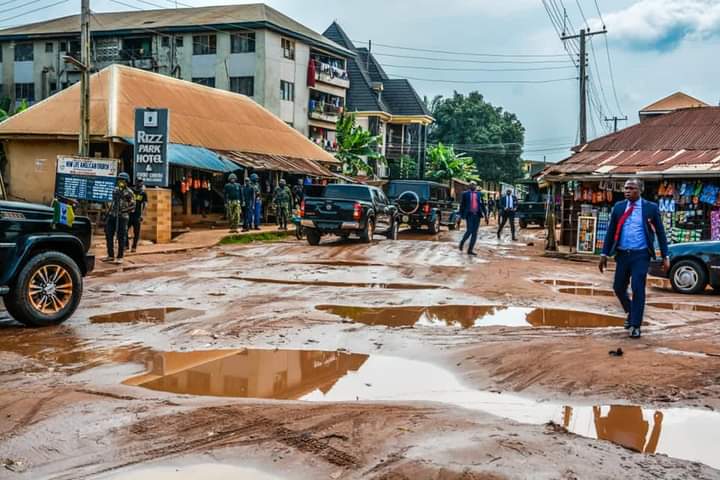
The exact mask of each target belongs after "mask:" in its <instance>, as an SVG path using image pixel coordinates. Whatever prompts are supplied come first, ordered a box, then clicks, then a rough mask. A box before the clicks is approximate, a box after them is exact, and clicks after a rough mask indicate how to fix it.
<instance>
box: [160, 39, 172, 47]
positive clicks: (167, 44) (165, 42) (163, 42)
mask: <svg viewBox="0 0 720 480" xmlns="http://www.w3.org/2000/svg"><path fill="white" fill-rule="evenodd" d="M161 45H162V46H163V47H164V48H169V47H170V37H162V40H161Z"/></svg>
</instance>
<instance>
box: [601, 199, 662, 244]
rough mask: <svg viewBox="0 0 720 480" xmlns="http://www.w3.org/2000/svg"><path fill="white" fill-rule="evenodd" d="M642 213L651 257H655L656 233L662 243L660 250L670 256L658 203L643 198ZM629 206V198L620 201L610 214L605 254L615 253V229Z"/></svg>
mask: <svg viewBox="0 0 720 480" xmlns="http://www.w3.org/2000/svg"><path fill="white" fill-rule="evenodd" d="M641 201H642V215H643V225H644V226H645V241H646V242H647V249H648V252H649V253H650V257H651V258H655V257H656V255H655V234H657V238H658V243H659V244H660V252H661V253H662V256H663V258H665V257H667V256H668V241H667V236H666V235H665V227H664V226H663V223H662V219H661V218H660V210H659V209H658V206H657V203H653V202H649V201H647V200H645V199H642V200H641ZM627 208H628V200H623V201H622V202H618V203H616V204H615V206H614V207H613V209H612V213H611V214H610V224H609V225H608V230H607V235H606V236H605V242H604V244H603V250H602V253H603V255H615V252H616V250H617V245H616V243H615V230H616V229H617V224H618V222H619V221H620V217H622V216H623V214H624V213H625V210H627Z"/></svg>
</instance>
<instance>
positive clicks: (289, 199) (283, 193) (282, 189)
mask: <svg viewBox="0 0 720 480" xmlns="http://www.w3.org/2000/svg"><path fill="white" fill-rule="evenodd" d="M273 203H274V204H275V209H276V210H275V211H276V212H277V220H278V225H280V229H282V230H287V224H288V218H290V211H291V210H292V205H293V195H292V192H291V191H290V188H289V187H288V186H287V183H286V182H285V179H282V180H280V185H279V186H278V187H277V188H276V189H275V193H274V195H273Z"/></svg>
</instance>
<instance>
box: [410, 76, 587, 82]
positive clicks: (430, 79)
mask: <svg viewBox="0 0 720 480" xmlns="http://www.w3.org/2000/svg"><path fill="white" fill-rule="evenodd" d="M403 78H406V79H407V80H415V81H418V82H435V83H457V84H539V83H556V82H566V81H568V80H577V77H568V78H552V79H548V80H441V79H438V78H415V77H403Z"/></svg>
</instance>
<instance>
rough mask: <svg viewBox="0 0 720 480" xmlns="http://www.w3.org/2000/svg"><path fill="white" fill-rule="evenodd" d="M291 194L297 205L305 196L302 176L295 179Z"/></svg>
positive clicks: (297, 205)
mask: <svg viewBox="0 0 720 480" xmlns="http://www.w3.org/2000/svg"><path fill="white" fill-rule="evenodd" d="M292 194H293V200H294V201H295V206H296V207H299V205H300V203H301V202H302V201H303V198H305V189H304V188H303V179H302V178H299V179H298V181H297V185H295V186H293V188H292Z"/></svg>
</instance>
